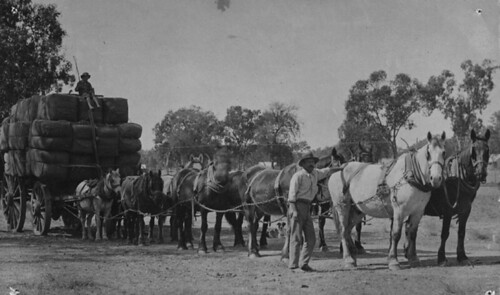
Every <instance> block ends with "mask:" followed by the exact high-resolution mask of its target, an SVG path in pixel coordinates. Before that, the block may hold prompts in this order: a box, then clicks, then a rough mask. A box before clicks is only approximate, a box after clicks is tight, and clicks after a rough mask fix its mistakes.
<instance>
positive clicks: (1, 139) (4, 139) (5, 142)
mask: <svg viewBox="0 0 500 295" xmlns="http://www.w3.org/2000/svg"><path fill="white" fill-rule="evenodd" d="M9 120H10V118H9V117H7V118H5V119H4V120H3V122H2V125H1V126H0V151H2V152H5V151H7V150H8V149H9Z"/></svg>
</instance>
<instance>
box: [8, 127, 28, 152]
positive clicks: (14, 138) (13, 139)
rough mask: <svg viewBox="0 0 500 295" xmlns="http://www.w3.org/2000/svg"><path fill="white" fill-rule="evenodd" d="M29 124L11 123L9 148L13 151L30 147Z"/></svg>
mask: <svg viewBox="0 0 500 295" xmlns="http://www.w3.org/2000/svg"><path fill="white" fill-rule="evenodd" d="M29 130H30V123H29V122H14V123H9V131H8V135H9V136H8V140H7V141H8V146H9V149H13V150H24V149H26V148H27V147H28V136H29Z"/></svg>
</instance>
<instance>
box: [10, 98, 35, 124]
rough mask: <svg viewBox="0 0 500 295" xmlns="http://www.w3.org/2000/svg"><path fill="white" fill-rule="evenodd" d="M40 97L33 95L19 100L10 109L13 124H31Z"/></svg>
mask: <svg viewBox="0 0 500 295" xmlns="http://www.w3.org/2000/svg"><path fill="white" fill-rule="evenodd" d="M40 98H41V96H38V95H35V96H32V97H30V98H25V99H21V100H20V101H18V102H17V103H16V107H15V108H13V109H12V111H13V113H12V116H13V118H14V121H15V122H19V121H21V122H31V121H33V120H35V119H36V117H37V113H38V104H39V102H40Z"/></svg>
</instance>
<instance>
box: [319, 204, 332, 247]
mask: <svg viewBox="0 0 500 295" xmlns="http://www.w3.org/2000/svg"><path fill="white" fill-rule="evenodd" d="M319 207H320V209H321V210H320V213H319V216H318V228H319V231H318V236H319V248H320V249H321V251H323V252H328V246H327V245H326V241H325V223H326V217H325V216H324V214H325V212H328V210H329V209H330V203H323V204H319Z"/></svg>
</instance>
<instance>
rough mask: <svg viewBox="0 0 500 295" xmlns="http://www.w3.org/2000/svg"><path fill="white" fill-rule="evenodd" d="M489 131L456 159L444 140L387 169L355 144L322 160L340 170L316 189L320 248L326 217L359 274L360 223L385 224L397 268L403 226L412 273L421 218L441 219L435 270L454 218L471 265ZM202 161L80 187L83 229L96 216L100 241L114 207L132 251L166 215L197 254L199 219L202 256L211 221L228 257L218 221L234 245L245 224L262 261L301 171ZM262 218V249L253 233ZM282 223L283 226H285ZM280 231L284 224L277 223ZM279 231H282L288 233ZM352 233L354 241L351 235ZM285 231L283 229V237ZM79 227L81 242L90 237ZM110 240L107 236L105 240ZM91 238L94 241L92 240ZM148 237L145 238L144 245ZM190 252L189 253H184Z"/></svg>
mask: <svg viewBox="0 0 500 295" xmlns="http://www.w3.org/2000/svg"><path fill="white" fill-rule="evenodd" d="M489 137H490V132H489V130H488V131H486V133H485V134H484V136H479V135H477V134H476V133H475V131H472V132H471V144H470V145H469V146H467V147H466V148H464V149H463V150H462V151H460V152H459V153H457V154H454V155H448V157H447V155H445V148H444V146H445V139H446V136H445V134H444V133H443V134H442V135H440V136H432V135H431V133H430V132H429V133H428V134H427V143H426V144H425V145H424V146H422V147H420V148H419V149H418V150H415V151H408V152H406V153H403V154H401V155H399V156H398V157H397V158H396V159H394V160H393V161H392V162H391V163H386V164H380V163H374V161H373V154H372V150H371V149H364V148H363V147H362V146H361V144H360V146H359V149H358V150H359V152H358V154H357V155H356V157H353V158H351V159H350V160H349V161H346V160H345V158H344V157H343V156H342V155H340V154H339V153H337V151H336V150H335V149H333V150H332V153H331V155H329V156H327V157H323V158H321V159H320V161H319V162H318V164H317V167H318V168H324V167H330V168H331V167H337V168H335V169H333V170H334V171H335V172H334V173H333V174H331V176H330V177H329V178H328V179H323V180H321V181H320V182H319V183H318V186H319V188H320V189H319V193H318V195H317V196H316V202H315V203H316V204H317V208H316V209H315V211H316V213H317V215H318V224H319V239H320V243H319V246H320V247H321V249H322V250H323V251H327V250H328V249H327V245H326V241H325V235H324V225H325V220H326V218H332V219H333V220H334V224H335V226H336V229H337V233H338V234H339V238H340V240H341V247H340V249H341V251H342V253H343V258H344V266H345V267H346V268H353V267H356V266H357V261H356V256H357V254H360V253H364V249H363V247H362V245H361V241H360V235H361V224H362V221H363V219H364V218H365V216H371V217H374V218H386V219H390V220H391V233H390V240H389V252H388V267H389V268H390V269H393V270H397V269H400V263H399V260H398V254H397V249H398V243H399V240H400V238H401V236H402V230H403V228H404V230H405V233H406V242H405V244H404V254H405V257H406V258H407V259H408V261H409V263H410V265H418V264H419V259H418V256H417V251H416V237H417V230H418V226H419V223H420V220H421V218H422V216H423V215H424V214H426V215H430V216H439V217H440V218H442V219H443V225H442V232H441V245H440V248H439V250H438V263H439V264H441V265H443V264H446V261H447V260H446V256H445V243H446V240H447V238H448V235H449V227H450V223H451V219H452V218H453V217H454V216H457V217H458V223H459V226H458V245H457V260H458V261H459V262H461V263H464V262H468V258H467V256H466V255H465V250H464V236H465V228H466V222H467V219H468V216H469V214H470V211H471V205H472V201H473V200H474V198H475V196H476V193H477V190H478V189H479V186H480V183H481V182H484V181H485V179H486V174H487V165H488V158H489V149H488V140H489ZM207 158H208V157H203V156H202V155H200V156H198V157H194V156H191V157H190V161H189V162H188V163H187V164H186V165H185V166H184V168H182V169H181V170H180V171H178V172H177V173H176V174H175V175H174V176H170V177H168V178H165V176H163V178H162V175H161V172H160V171H158V172H152V171H150V172H145V173H142V174H141V175H137V176H128V177H126V178H125V179H122V180H120V178H119V171H117V170H115V171H109V172H108V173H107V174H106V175H105V177H103V179H101V180H95V181H94V182H89V181H86V182H83V183H82V184H80V185H79V186H78V188H77V192H76V194H77V195H79V196H81V198H82V199H81V201H80V207H81V210H80V215H81V218H82V219H81V221H82V224H84V222H86V223H87V224H89V219H88V218H89V217H87V219H85V214H86V212H88V213H95V214H96V224H97V225H98V235H97V236H99V239H100V238H101V235H102V231H99V227H100V226H101V223H97V220H98V219H99V220H100V219H101V217H103V218H104V219H106V218H108V219H109V217H110V216H109V215H110V209H109V208H110V207H111V206H110V204H109V203H110V202H113V201H114V202H119V203H121V208H122V212H123V215H124V220H125V226H126V228H127V231H126V233H127V236H128V240H129V242H130V243H146V244H147V241H144V237H143V232H144V221H143V217H144V215H146V214H147V215H150V216H151V222H152V223H150V234H149V235H148V238H149V239H150V238H151V236H152V227H154V217H155V216H158V217H159V218H158V219H159V221H158V226H159V231H158V232H159V240H160V242H162V241H163V237H162V225H163V223H164V220H165V217H166V216H167V214H166V213H167V211H169V210H170V211H169V213H170V214H171V220H170V228H171V230H170V234H171V238H172V240H173V241H177V245H178V249H179V250H183V249H188V248H189V247H190V248H194V246H193V234H192V226H193V222H192V221H193V218H195V216H196V214H197V213H199V216H200V217H201V228H200V237H199V244H198V253H199V254H205V253H207V242H206V239H207V229H208V221H207V216H208V214H209V213H210V212H213V213H215V226H214V236H213V245H212V250H213V251H214V252H215V251H224V249H225V248H224V246H223V245H222V243H221V239H220V235H221V224H222V220H223V217H224V216H225V217H226V220H227V221H228V223H229V224H230V225H231V227H232V229H233V232H234V237H235V240H234V245H235V246H245V241H244V238H243V230H242V224H243V219H246V221H247V224H248V245H247V246H248V255H249V257H260V252H259V250H260V249H261V248H264V247H265V246H266V245H267V234H266V231H267V226H268V225H269V223H270V220H271V218H270V217H271V216H278V218H279V217H280V216H281V218H282V219H285V220H286V219H287V218H288V214H287V207H288V204H287V197H288V191H289V184H290V179H291V177H292V175H293V174H294V173H295V172H296V171H297V170H298V169H301V168H300V167H299V166H298V165H296V164H291V165H289V166H287V167H285V168H283V169H281V170H276V169H272V168H266V167H263V166H261V165H256V166H253V167H250V168H248V169H246V170H245V171H232V170H231V159H230V155H229V153H228V152H227V151H224V150H221V151H219V152H217V153H216V154H215V155H214V157H213V159H211V160H210V159H207ZM262 219H264V223H263V228H262V235H261V237H260V240H259V242H257V241H258V239H257V232H258V228H259V224H260V223H261V220H262ZM286 224H289V223H288V222H287V223H286ZM280 225H282V226H283V223H280ZM285 227H287V226H286V225H285ZM354 227H356V230H357V236H356V237H357V238H356V241H354V240H353V239H352V236H351V232H352V229H353V228H354ZM286 230H287V231H288V228H287V229H286ZM86 231H88V229H87V230H86V228H85V226H83V230H82V238H84V239H85V238H87V234H86ZM284 237H285V238H284V245H283V248H282V251H281V255H282V258H287V257H288V248H289V235H288V233H285V234H284ZM104 238H106V235H104ZM96 239H97V237H96ZM149 239H148V240H149ZM188 246H189V247H188Z"/></svg>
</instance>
